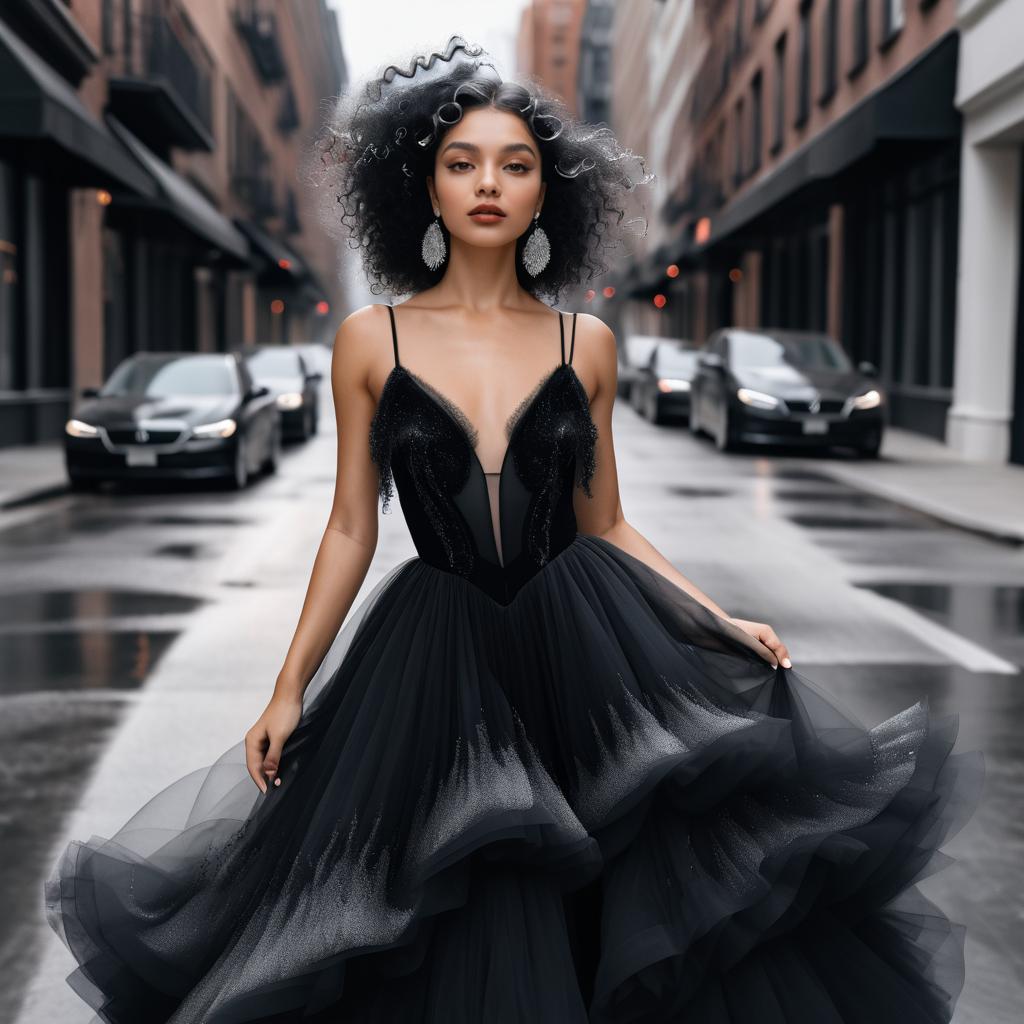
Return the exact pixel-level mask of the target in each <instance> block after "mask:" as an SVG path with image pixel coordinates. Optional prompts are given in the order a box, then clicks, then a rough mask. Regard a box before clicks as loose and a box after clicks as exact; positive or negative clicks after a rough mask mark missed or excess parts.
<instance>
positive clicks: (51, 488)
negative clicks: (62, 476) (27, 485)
mask: <svg viewBox="0 0 1024 1024" xmlns="http://www.w3.org/2000/svg"><path fill="white" fill-rule="evenodd" d="M70 490H71V488H70V487H69V486H68V484H67V482H66V481H64V482H62V483H58V484H46V485H44V486H43V487H37V488H36V489H35V490H34V491H25V492H24V493H22V494H19V495H18V496H17V497H14V498H7V499H6V500H5V501H0V512H6V511H8V510H10V509H17V508H22V507H24V506H25V505H33V504H35V503H36V502H39V501H46V500H48V499H49V498H59V497H60V496H61V495H62V494H67V493H68V492H69V491H70Z"/></svg>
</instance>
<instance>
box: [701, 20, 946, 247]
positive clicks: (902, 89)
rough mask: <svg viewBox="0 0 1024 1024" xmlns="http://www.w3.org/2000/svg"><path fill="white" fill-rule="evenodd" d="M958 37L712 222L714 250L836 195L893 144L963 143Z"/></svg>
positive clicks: (847, 116) (914, 65)
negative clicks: (843, 179)
mask: <svg viewBox="0 0 1024 1024" xmlns="http://www.w3.org/2000/svg"><path fill="white" fill-rule="evenodd" d="M958 43H959V33H958V32H956V31H950V32H949V33H948V34H947V35H945V36H943V37H942V38H941V39H940V40H939V41H938V42H937V43H936V44H935V45H934V46H932V47H931V48H930V49H928V50H926V51H925V52H924V53H923V54H921V55H920V56H918V57H917V58H916V59H915V60H914V61H912V62H911V63H910V64H909V65H907V67H905V68H903V69H902V70H901V71H900V72H899V73H898V74H897V75H895V76H894V77H893V79H892V80H891V81H889V82H887V83H885V84H884V85H882V86H881V87H880V88H878V89H876V90H875V91H874V92H872V93H870V94H869V95H868V96H867V97H866V98H865V99H863V100H861V102H860V103H858V104H857V105H856V106H855V107H854V108H853V109H852V110H850V111H849V112H848V113H846V114H844V115H843V116H842V117H840V118H839V119H838V120H836V121H834V122H833V123H832V124H830V125H829V126H828V127H827V128H825V129H824V130H823V131H821V132H820V133H819V134H818V135H816V136H815V137H814V138H813V139H812V140H811V141H810V142H808V144H807V145H805V146H803V147H802V148H801V149H799V150H797V152H796V153H794V154H793V155H792V156H791V157H789V158H788V159H787V160H786V161H785V162H784V163H783V164H782V165H781V166H780V167H778V168H777V169H776V170H774V171H773V172H772V173H771V174H769V175H768V176H767V177H766V178H765V179H764V180H763V181H760V182H758V183H757V184H756V185H754V186H752V187H751V188H750V189H749V190H748V191H746V192H743V193H741V194H740V195H739V196H738V197H737V198H736V199H735V200H733V201H732V202H731V203H729V204H728V205H727V206H726V207H725V208H724V209H723V210H722V211H721V212H719V213H716V214H712V216H711V236H710V238H709V239H708V241H707V244H706V246H704V247H701V246H696V245H692V246H691V247H690V248H691V250H693V251H699V250H700V249H701V248H707V247H711V246H714V245H715V244H716V243H717V242H720V241H721V240H722V239H724V238H725V237H727V236H728V235H730V234H732V233H733V232H735V231H737V230H739V229H740V228H743V227H745V226H746V225H748V224H750V223H751V222H753V221H754V220H755V219H756V218H758V217H760V216H761V215H762V214H764V213H766V212H768V211H770V210H772V209H773V208H774V207H776V206H777V205H778V204H779V203H781V202H783V201H784V200H791V199H795V198H796V197H797V196H799V195H803V194H804V193H806V192H807V191H808V190H810V189H812V188H815V187H820V188H823V189H826V190H830V189H831V183H832V182H833V181H834V180H835V179H836V178H837V177H838V176H839V175H841V174H843V173H846V172H848V171H850V170H851V169H852V168H855V167H856V166H857V164H858V162H859V161H860V160H862V159H864V158H865V157H867V156H869V155H870V154H871V153H872V152H874V151H875V150H876V149H878V148H879V147H881V146H883V145H886V144H900V143H903V144H913V143H916V142H937V141H950V140H955V139H958V138H959V137H960V112H959V111H958V110H957V109H956V105H955V103H954V93H955V91H956V73H957V52H958Z"/></svg>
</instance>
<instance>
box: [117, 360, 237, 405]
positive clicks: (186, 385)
mask: <svg viewBox="0 0 1024 1024" xmlns="http://www.w3.org/2000/svg"><path fill="white" fill-rule="evenodd" d="M237 391H238V381H237V378H236V374H235V370H234V367H233V366H232V365H231V363H230V362H229V361H228V360H227V359H225V358H212V359H211V358H210V357H209V356H181V357H179V358H176V359H153V358H147V357H145V356H135V357H132V358H129V359H126V360H125V361H124V362H123V363H121V364H120V365H119V366H118V367H117V369H115V370H114V372H113V373H112V374H111V375H110V377H109V379H108V380H107V382H106V384H104V385H103V387H102V388H101V389H100V394H101V395H103V396H106V397H109V396H117V395H144V396H145V397H147V398H168V397H171V396H173V395H228V394H235V393H237Z"/></svg>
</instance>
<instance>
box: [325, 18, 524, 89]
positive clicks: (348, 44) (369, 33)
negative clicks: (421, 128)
mask: <svg viewBox="0 0 1024 1024" xmlns="http://www.w3.org/2000/svg"><path fill="white" fill-rule="evenodd" d="M328 3H329V4H330V6H331V7H333V8H334V10H335V11H337V12H338V20H339V22H340V23H341V45H342V47H343V48H344V51H345V60H346V61H347V62H348V68H349V75H350V77H351V78H353V79H361V78H364V77H365V76H367V75H369V74H370V73H371V72H376V71H378V70H379V68H380V67H381V65H386V64H391V63H395V62H397V61H399V60H402V61H404V60H405V59H406V58H407V57H408V56H411V55H412V54H413V52H414V51H415V52H423V53H431V52H433V51H434V50H440V49H442V48H443V47H444V44H445V43H446V42H447V41H448V37H449V36H451V35H460V36H462V37H463V38H465V39H466V40H467V41H468V42H471V43H479V44H480V45H481V46H483V47H484V49H485V50H487V52H488V53H490V54H491V56H492V57H494V59H495V63H496V64H497V65H498V68H499V70H501V71H504V72H505V73H506V74H512V73H513V72H514V71H515V66H514V55H515V38H516V30H517V28H518V25H519V18H520V13H521V12H522V9H523V7H524V6H525V0H425V2H424V0H419V2H413V0H328Z"/></svg>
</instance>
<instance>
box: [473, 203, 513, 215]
mask: <svg viewBox="0 0 1024 1024" xmlns="http://www.w3.org/2000/svg"><path fill="white" fill-rule="evenodd" d="M474 213H496V214H498V215H499V216H502V217H504V216H505V211H504V210H503V209H502V208H501V207H500V206H495V205H494V203H481V204H480V205H479V206H474V207H473V209H472V210H470V211H469V215H470V216H472V215H473V214H474Z"/></svg>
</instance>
